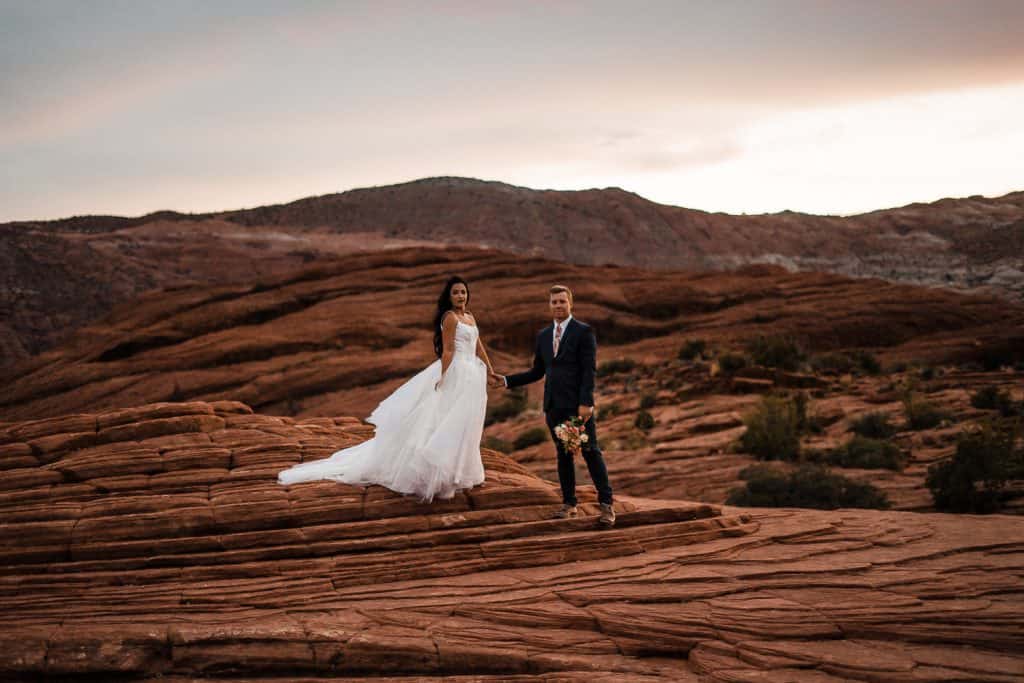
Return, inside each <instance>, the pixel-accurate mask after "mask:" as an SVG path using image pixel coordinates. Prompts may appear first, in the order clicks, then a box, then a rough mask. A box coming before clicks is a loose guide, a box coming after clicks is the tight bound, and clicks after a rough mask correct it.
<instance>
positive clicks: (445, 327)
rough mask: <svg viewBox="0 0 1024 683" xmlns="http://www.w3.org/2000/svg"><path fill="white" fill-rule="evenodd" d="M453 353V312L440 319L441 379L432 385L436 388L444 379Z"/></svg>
mask: <svg viewBox="0 0 1024 683" xmlns="http://www.w3.org/2000/svg"><path fill="white" fill-rule="evenodd" d="M454 355H455V314H454V313H451V312H449V313H445V314H444V319H443V320H442V321H441V379H439V380H438V381H437V384H436V385H434V388H435V389H436V388H437V386H438V385H440V384H441V382H443V381H444V373H445V372H446V371H447V370H448V366H449V365H451V364H452V356H454Z"/></svg>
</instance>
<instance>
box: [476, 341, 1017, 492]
mask: <svg viewBox="0 0 1024 683" xmlns="http://www.w3.org/2000/svg"><path fill="white" fill-rule="evenodd" d="M758 370H759V371H761V372H762V374H771V370H770V369H768V368H748V369H747V370H745V371H744V372H747V373H751V372H754V371H758ZM940 372H941V374H939V375H936V376H935V377H933V378H932V379H929V380H921V379H919V378H918V374H919V373H918V372H917V371H907V372H901V373H886V374H883V375H881V376H862V377H856V378H854V377H848V378H845V379H841V378H839V377H834V376H833V377H829V376H825V377H822V378H811V377H807V376H801V375H798V374H795V373H778V375H779V380H780V381H778V382H775V381H772V380H758V381H763V382H765V384H764V385H763V386H759V387H756V388H750V387H746V386H742V385H741V386H740V387H739V388H737V386H736V383H737V382H738V381H739V382H741V383H742V381H743V380H744V379H745V378H744V377H722V376H719V377H717V378H716V377H712V376H711V375H710V374H709V369H708V364H707V363H700V362H697V363H688V362H679V361H671V360H665V361H662V362H661V363H658V364H652V365H650V366H643V365H640V366H638V367H637V368H636V369H634V370H632V371H630V372H627V373H622V374H616V375H611V376H609V377H605V378H603V379H602V381H601V387H602V391H601V398H602V401H600V402H599V404H600V405H601V406H604V407H605V410H607V411H608V413H609V414H608V416H607V417H600V418H599V421H598V423H599V425H600V431H599V438H600V442H601V444H602V448H603V450H604V452H605V454H606V456H607V458H606V460H607V463H608V471H609V473H610V476H611V480H612V482H614V483H615V485H616V486H618V487H619V488H620V489H622V490H625V491H629V492H630V493H631V494H633V495H637V496H645V497H652V498H672V499H685V500H699V501H704V502H709V503H724V502H725V501H726V499H727V497H728V494H729V492H730V491H731V490H732V489H734V488H736V487H737V486H738V485H740V484H742V482H741V481H740V479H739V476H738V475H739V473H740V472H741V471H742V470H743V469H744V468H746V467H748V466H750V465H752V464H754V463H756V462H758V461H757V459H756V458H755V457H754V456H752V455H751V454H749V453H745V452H743V451H742V449H741V448H740V446H739V444H738V440H739V439H740V437H741V436H742V435H743V433H744V432H745V431H746V426H745V425H744V422H743V416H744V415H745V414H746V413H747V412H749V411H750V410H752V409H754V408H755V407H756V406H757V404H758V403H759V401H760V400H761V396H762V394H764V393H766V392H767V391H770V390H791V391H792V390H799V387H800V386H801V384H803V385H805V386H806V387H807V388H806V389H804V390H805V391H807V392H808V396H809V407H808V412H809V414H811V415H812V416H813V417H815V418H816V419H817V420H818V421H820V422H821V423H822V425H823V432H822V433H821V434H816V435H807V436H804V437H803V439H802V445H803V447H804V449H805V450H809V449H818V450H823V451H824V450H829V449H831V448H836V447H838V446H840V445H842V444H843V443H845V442H847V441H849V440H850V439H851V438H853V432H852V431H851V424H852V423H853V422H854V421H855V420H856V419H857V418H860V417H863V416H864V415H866V414H868V413H882V414H885V415H886V416H888V417H889V421H890V423H891V424H892V425H893V426H894V427H895V428H896V429H897V430H898V431H897V432H896V434H895V435H894V436H893V437H892V439H891V442H892V443H894V444H896V445H897V446H898V447H899V448H900V451H901V452H902V453H903V455H904V458H905V463H906V464H905V466H904V467H903V469H901V470H899V471H894V470H889V469H860V468H846V467H833V470H834V471H835V472H838V473H841V474H843V475H844V476H847V477H849V478H851V479H854V480H856V481H864V482H868V483H870V484H872V485H874V486H876V487H878V488H879V489H881V490H882V491H883V492H884V493H885V494H886V496H887V497H888V500H889V502H890V504H891V506H892V508H893V509H896V510H916V511H930V510H934V506H933V501H932V496H931V492H930V491H929V490H928V489H927V488H926V486H925V478H926V476H927V474H928V467H929V466H931V465H933V464H935V463H937V462H941V461H943V460H945V459H947V458H950V457H952V455H953V454H954V452H955V450H956V442H957V438H958V436H959V435H960V434H961V432H963V431H964V430H965V429H967V428H970V427H973V426H974V425H976V424H977V423H978V421H979V420H982V419H984V418H986V417H992V416H995V415H996V414H997V413H996V411H995V410H981V409H978V408H974V407H973V406H972V405H971V395H972V393H973V392H975V391H978V390H979V389H981V388H983V387H986V386H990V387H997V388H999V389H1001V390H1003V391H1005V392H1007V394H1008V395H1009V396H1010V397H1011V398H1012V399H1013V400H1015V401H1017V402H1024V372H1020V371H1012V370H1010V369H1006V370H1004V371H1001V372H972V371H965V370H959V369H956V368H948V369H946V370H944V371H943V370H940ZM666 379H668V380H670V381H667V382H666ZM811 379H816V381H815V382H810V381H809V380H811ZM894 381H896V382H903V383H904V384H909V383H910V382H914V386H915V391H916V393H917V396H919V397H920V399H922V400H926V401H928V402H930V403H932V404H933V405H934V406H936V407H937V408H938V409H939V410H942V411H944V412H946V413H947V414H949V415H950V416H951V419H949V420H946V421H943V422H942V423H941V424H939V425H938V426H936V427H934V428H931V429H922V430H911V429H909V428H908V427H907V425H906V413H905V409H904V406H903V402H902V399H901V395H900V393H899V391H897V389H896V386H897V385H896V384H894ZM666 385H668V387H667V388H666ZM644 397H648V398H650V399H652V400H653V405H651V406H648V407H647V410H648V411H649V412H650V413H651V415H652V416H653V417H654V419H655V425H654V427H653V428H652V429H650V430H648V431H644V430H640V429H637V428H636V427H635V426H634V420H635V418H636V415H637V413H638V412H639V411H640V410H641V407H640V404H641V402H642V401H643V400H644ZM542 419H543V418H542V416H541V415H540V413H539V411H538V410H528V411H524V413H523V414H521V415H519V416H516V417H514V418H512V419H510V420H507V421H505V422H502V423H499V424H496V425H493V426H491V427H490V428H489V429H488V432H487V433H488V434H490V435H491V436H494V437H496V438H499V439H503V440H505V441H506V442H508V443H513V442H514V441H515V439H516V437H517V436H518V435H520V434H523V433H525V432H527V431H529V430H531V429H533V428H535V427H536V426H537V425H538V424H543V422H542ZM511 455H512V457H514V458H515V459H516V460H517V461H519V462H520V463H522V464H524V465H527V466H528V467H529V468H530V469H531V470H532V471H534V472H536V473H537V474H539V475H540V476H542V477H546V478H551V479H554V478H557V471H556V463H555V458H554V455H553V447H552V446H551V444H550V443H546V442H545V443H542V444H540V445H535V446H530V447H526V448H522V449H518V450H515V451H513V452H512V453H511ZM775 466H776V467H782V468H791V467H795V465H787V464H786V463H780V462H776V463H775ZM1020 483H1022V484H1024V482H1020ZM1007 496H1008V497H1009V500H1007V501H1006V506H1005V509H1006V511H1007V512H1024V487H1022V486H1019V485H1018V486H1017V487H1016V488H1015V489H1014V488H1012V487H1011V489H1009V490H1008V491H1007Z"/></svg>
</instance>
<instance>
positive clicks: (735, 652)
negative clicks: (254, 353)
mask: <svg viewBox="0 0 1024 683" xmlns="http://www.w3.org/2000/svg"><path fill="white" fill-rule="evenodd" d="M369 434H370V428H368V427H367V426H365V425H361V424H360V423H359V422H358V421H356V420H354V419H350V418H339V419H327V418H307V419H298V420H297V419H294V418H290V417H275V416H268V415H259V414H253V413H252V412H251V411H250V409H249V408H248V407H247V406H245V405H243V404H240V403H234V402H215V403H204V402H187V403H174V404H172V403H161V404H153V405H146V406H141V407H137V408H132V409H126V410H118V411H107V412H97V413H89V414H76V415H68V416H64V417H59V418H54V419H48V420H38V421H30V422H16V423H8V424H5V425H2V426H0V466H2V467H3V472H4V476H3V477H0V486H2V491H0V512H2V520H3V522H2V524H0V672H2V673H0V675H2V677H3V679H4V680H23V679H24V678H25V677H35V676H42V675H47V676H52V677H60V676H64V675H90V676H92V678H91V679H90V680H110V679H112V678H113V677H114V676H115V675H117V676H120V677H119V678H117V680H142V679H151V678H152V679H156V678H159V680H163V681H175V682H178V681H193V680H201V679H205V678H216V679H217V680H222V681H243V680H253V681H255V680H260V681H267V680H274V681H285V680H288V681H301V680H310V681H311V680H360V679H361V678H364V677H365V678H373V679H374V680H413V679H415V680H440V679H441V678H442V677H452V678H448V679H447V680H487V681H499V680H501V681H506V680H513V681H515V680H523V681H525V680H551V681H555V680H558V681H574V680H575V681H611V680H631V681H632V680H636V681H645V680H646V681H656V680H664V681H848V680H860V681H937V682H938V681H943V682H944V681H967V680H970V681H1015V680H1020V678H1021V676H1022V675H1024V654H1022V653H1024V609H1022V608H1024V592H1022V591H1021V589H1020V586H1021V585H1022V584H1021V579H1022V574H1024V523H1022V520H1020V518H1017V517H1012V516H1004V515H993V516H988V517H973V516H947V515H938V514H915V513H905V512H874V511H849V510H841V511H835V512H818V511H809V510H794V509H785V510H770V511H766V510H754V509H739V508H731V507H717V506H712V505H706V504H697V503H690V502H682V501H654V500H648V499H643V498H635V497H626V496H622V497H620V498H619V501H618V503H617V505H618V508H619V523H618V525H617V527H616V528H615V529H614V530H611V531H600V530H597V529H595V528H594V518H593V513H594V512H595V509H594V508H595V506H594V504H593V502H592V501H593V498H592V496H590V495H588V496H586V497H585V498H584V500H585V501H586V502H585V505H584V508H585V509H586V511H587V512H588V513H589V515H590V516H588V517H584V518H581V519H576V520H551V519H548V516H549V514H550V513H551V511H552V510H553V509H554V507H555V504H556V503H557V500H558V497H557V494H556V489H555V487H554V486H553V485H552V484H550V483H548V482H545V481H543V480H541V479H538V478H537V477H536V476H534V475H532V474H530V473H529V472H528V471H527V470H525V469H524V468H523V467H522V466H520V465H518V464H516V463H515V462H513V461H511V460H509V459H507V458H504V457H502V456H500V455H498V454H495V453H492V452H485V462H486V466H487V472H488V479H487V482H486V483H485V484H484V485H482V486H480V487H477V488H475V489H473V490H471V491H469V492H466V493H462V494H459V495H458V496H457V497H456V498H454V499H453V500H451V501H446V502H438V503H436V504H434V505H431V506H426V505H422V504H419V503H417V502H415V501H414V500H411V499H409V498H404V497H401V496H398V495H396V494H393V493H391V492H389V491H386V490H385V489H382V488H380V487H375V486H374V487H368V488H366V489H363V488H361V487H352V486H347V485H343V484H336V483H333V482H316V483H307V484H298V485H293V486H291V487H283V486H279V485H278V484H277V483H276V479H275V477H276V473H277V472H278V471H279V470H280V469H283V468H284V467H287V466H289V465H291V464H293V463H295V462H298V461H300V460H308V459H314V458H320V457H325V456H326V455H328V454H330V453H331V452H333V451H334V450H336V449H337V448H340V447H343V446H345V445H349V444H353V443H356V442H358V441H359V440H361V439H363V438H366V437H367V436H368V435H369ZM381 676H388V677H390V678H383V679H382V678H379V677H381Z"/></svg>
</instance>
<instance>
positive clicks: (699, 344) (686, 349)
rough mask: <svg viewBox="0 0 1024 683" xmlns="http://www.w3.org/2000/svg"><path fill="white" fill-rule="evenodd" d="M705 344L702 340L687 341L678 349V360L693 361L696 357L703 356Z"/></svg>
mask: <svg viewBox="0 0 1024 683" xmlns="http://www.w3.org/2000/svg"><path fill="white" fill-rule="evenodd" d="M707 346H708V345H707V342H706V341H704V340H703V339H687V340H686V342H685V343H684V344H683V345H682V346H681V347H679V360H693V359H694V358H697V357H698V356H703V355H704V352H705V351H706V350H707Z"/></svg>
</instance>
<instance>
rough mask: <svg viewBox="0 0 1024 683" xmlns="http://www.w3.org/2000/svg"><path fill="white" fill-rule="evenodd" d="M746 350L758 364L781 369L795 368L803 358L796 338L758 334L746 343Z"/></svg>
mask: <svg viewBox="0 0 1024 683" xmlns="http://www.w3.org/2000/svg"><path fill="white" fill-rule="evenodd" d="M747 351H748V352H749V353H750V357H751V358H753V359H754V362H755V363H757V364H758V365H765V366H768V367H772V368H781V369H782V370H796V369H797V368H799V367H800V363H801V362H802V361H803V360H804V358H805V355H804V352H803V351H802V350H801V348H800V346H799V344H797V343H796V340H794V339H791V338H789V337H775V336H773V337H766V336H764V335H758V336H757V338H756V339H753V340H751V341H750V342H748V343H747Z"/></svg>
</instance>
